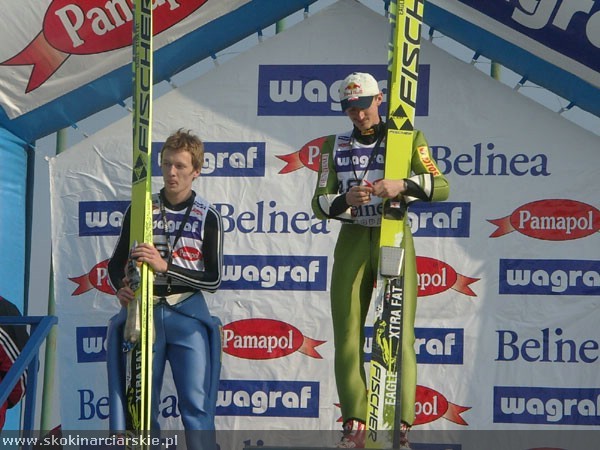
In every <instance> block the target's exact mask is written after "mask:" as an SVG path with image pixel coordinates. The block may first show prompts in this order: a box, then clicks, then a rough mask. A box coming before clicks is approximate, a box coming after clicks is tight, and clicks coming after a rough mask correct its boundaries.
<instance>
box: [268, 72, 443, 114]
mask: <svg viewBox="0 0 600 450" xmlns="http://www.w3.org/2000/svg"><path fill="white" fill-rule="evenodd" d="M430 70H431V68H430V66H429V65H420V66H419V79H418V91H419V97H418V99H417V105H416V115H417V116H426V115H427V114H429V79H430ZM357 71H358V72H368V73H370V74H372V75H373V76H374V77H375V79H376V80H377V82H378V85H379V88H380V90H381V91H382V92H383V94H384V102H383V106H382V108H383V110H385V109H387V91H388V89H387V79H388V72H387V66H386V65H384V64H377V65H359V66H354V65H330V64H323V65H319V64H317V65H315V64H310V65H302V64H298V65H281V64H277V65H267V64H261V65H260V66H259V68H258V105H257V115H259V116H340V115H341V114H342V112H341V111H342V108H341V106H340V101H339V94H338V88H339V85H340V83H341V81H342V80H343V79H344V77H346V76H347V75H348V74H349V73H350V72H357Z"/></svg>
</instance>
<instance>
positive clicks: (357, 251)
mask: <svg viewBox="0 0 600 450" xmlns="http://www.w3.org/2000/svg"><path fill="white" fill-rule="evenodd" d="M339 96H340V102H341V106H342V111H344V112H345V113H346V115H347V116H348V117H349V118H350V120H351V121H352V124H353V125H354V127H353V129H352V130H351V131H348V132H345V133H340V134H336V135H331V136H329V137H328V138H327V139H326V140H325V142H324V143H323V146H322V148H321V163H320V165H319V174H318V177H317V186H316V188H315V193H314V196H313V199H312V208H313V211H314V213H315V215H316V216H317V217H318V218H319V219H337V220H340V221H342V222H343V223H342V226H341V228H340V233H339V236H338V240H337V243H336V247H335V251H334V262H333V270H332V274H331V290H330V298H331V311H332V319H333V331H334V346H335V362H334V364H335V377H336V384H337V390H338V395H339V400H340V407H341V410H342V418H343V428H344V436H343V437H342V441H341V442H340V444H339V445H338V447H346V448H353V447H364V441H365V419H366V415H367V385H366V375H365V371H364V350H363V349H364V343H365V336H364V327H365V321H366V317H367V312H368V310H369V304H370V300H371V296H372V294H373V286H374V283H375V281H376V279H377V268H378V262H379V235H380V231H381V210H382V201H383V199H384V198H389V199H392V198H401V197H403V199H404V201H405V202H406V203H407V204H410V203H412V202H414V201H418V200H421V201H427V202H430V201H440V200H445V199H446V198H447V197H448V193H449V186H448V181H447V180H446V178H445V177H444V175H443V174H442V173H441V171H440V170H439V169H438V168H437V167H436V165H435V163H434V164H432V161H434V160H433V158H432V156H431V153H430V150H429V146H428V144H427V141H426V140H425V137H424V136H423V134H422V133H421V132H420V131H417V130H416V131H415V132H414V138H413V148H412V159H411V172H412V173H413V174H414V175H413V176H411V177H409V178H404V179H399V180H392V179H385V178H384V162H385V152H386V149H385V136H386V125H385V123H384V121H383V120H382V118H381V116H380V114H379V106H380V105H381V103H382V102H383V93H382V92H381V90H380V89H379V86H378V84H377V81H376V80H375V78H373V76H372V75H370V74H368V73H359V72H354V73H352V74H350V75H348V76H347V77H346V78H345V79H344V80H343V81H342V82H341V84H340V88H339ZM404 235H405V237H404V243H403V246H404V251H405V268H404V271H405V272H404V273H405V279H404V280H405V281H404V316H403V332H402V365H401V371H402V386H401V399H402V405H401V410H402V430H401V432H402V439H401V441H402V445H403V447H402V448H410V447H409V444H408V438H407V433H408V430H409V428H410V426H411V425H412V423H413V421H414V419H415V393H416V377H417V373H416V372H417V363H416V355H415V350H414V342H415V335H414V322H415V313H416V303H417V271H416V256H415V250H414V246H413V238H412V234H411V231H410V224H409V222H408V221H406V222H405V230H404Z"/></svg>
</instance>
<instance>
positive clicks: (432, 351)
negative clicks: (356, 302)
mask: <svg viewBox="0 0 600 450" xmlns="http://www.w3.org/2000/svg"><path fill="white" fill-rule="evenodd" d="M464 335H465V331H464V329H462V328H418V327H417V328H415V345H414V347H415V354H416V356H417V364H457V365H460V364H462V363H463V355H464V340H465V338H464ZM372 350H373V327H372V326H370V327H365V347H364V353H365V362H369V361H371V355H372Z"/></svg>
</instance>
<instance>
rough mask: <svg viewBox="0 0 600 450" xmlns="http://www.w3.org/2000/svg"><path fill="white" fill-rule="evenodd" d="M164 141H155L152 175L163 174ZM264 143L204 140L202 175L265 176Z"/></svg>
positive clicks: (158, 175) (153, 145)
mask: <svg viewBox="0 0 600 450" xmlns="http://www.w3.org/2000/svg"><path fill="white" fill-rule="evenodd" d="M163 145H164V142H153V143H152V155H151V157H152V175H153V176H156V177H160V176H162V175H161V174H162V172H161V167H160V161H161V150H162V147H163ZM265 147H266V146H265V143H264V142H204V160H203V162H202V176H203V177H230V178H234V177H264V176H265V167H266V163H265V161H266V156H265V155H266V150H265Z"/></svg>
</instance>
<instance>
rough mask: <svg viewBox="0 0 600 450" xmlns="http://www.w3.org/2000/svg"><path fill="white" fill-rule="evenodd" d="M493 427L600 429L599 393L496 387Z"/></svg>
mask: <svg viewBox="0 0 600 450" xmlns="http://www.w3.org/2000/svg"><path fill="white" fill-rule="evenodd" d="M494 423H525V424H546V425H589V426H598V425H600V389H597V388H550V387H510V386H496V387H494Z"/></svg>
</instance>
